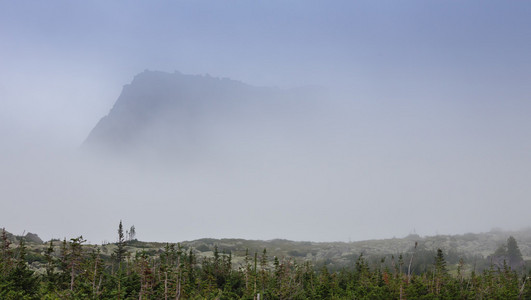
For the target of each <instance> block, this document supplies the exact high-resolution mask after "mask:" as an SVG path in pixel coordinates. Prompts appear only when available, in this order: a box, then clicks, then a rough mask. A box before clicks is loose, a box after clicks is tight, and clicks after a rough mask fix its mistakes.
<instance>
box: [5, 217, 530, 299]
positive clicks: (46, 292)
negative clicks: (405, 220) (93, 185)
mask: <svg viewBox="0 0 531 300" xmlns="http://www.w3.org/2000/svg"><path fill="white" fill-rule="evenodd" d="M135 235H136V232H135V229H134V227H131V229H130V230H127V231H126V232H125V233H124V230H123V227H122V223H121V222H120V224H119V228H118V238H117V241H116V242H115V243H108V244H104V245H89V244H86V241H85V240H84V239H83V237H81V236H80V237H76V238H71V239H69V240H67V239H63V240H62V241H60V240H51V241H48V242H42V241H41V240H40V238H38V236H37V235H35V234H28V235H26V237H17V236H14V235H11V234H9V233H8V232H6V231H5V230H3V232H2V239H1V242H2V244H1V253H0V299H205V298H206V299H358V298H359V299H455V298H459V299H475V298H478V299H483V298H495V299H518V298H522V299H523V298H525V299H528V298H531V284H530V283H529V282H528V278H529V275H530V273H528V272H527V268H526V267H527V266H526V263H528V262H529V258H530V256H531V255H530V254H531V253H530V251H531V247H530V246H531V238H530V237H531V235H530V231H529V230H523V231H517V232H503V231H497V230H493V231H491V232H489V233H482V234H465V235H455V236H435V237H424V238H422V237H420V236H418V235H410V236H408V237H406V238H402V239H398V238H394V239H388V240H374V241H363V242H353V243H341V242H336V243H314V242H293V241H287V240H271V241H257V240H256V241H254V240H243V239H201V240H195V241H187V242H182V243H178V244H169V243H149V242H141V241H138V240H137V239H136V236H135Z"/></svg>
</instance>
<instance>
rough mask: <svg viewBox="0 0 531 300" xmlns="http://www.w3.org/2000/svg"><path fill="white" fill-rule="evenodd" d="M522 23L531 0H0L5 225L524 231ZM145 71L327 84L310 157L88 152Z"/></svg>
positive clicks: (528, 40) (53, 233) (33, 228)
mask: <svg viewBox="0 0 531 300" xmlns="http://www.w3.org/2000/svg"><path fill="white" fill-rule="evenodd" d="M529 16H531V3H529V2H526V1H312V0H309V1H308V0H306V1H149V2H147V1H53V0H52V1H7V0H0V37H1V38H0V136H1V137H2V138H1V142H0V155H1V157H0V163H1V166H2V167H1V168H0V199H1V204H2V207H3V208H2V212H3V213H2V217H1V218H0V226H3V227H6V229H7V230H8V231H12V232H14V233H16V234H21V233H22V232H24V231H26V232H27V231H30V232H36V233H38V234H39V235H40V236H42V237H43V238H45V239H47V238H51V237H59V238H62V237H68V238H70V237H74V236H78V235H83V236H84V237H87V238H88V239H89V240H90V241H93V242H101V241H103V240H110V241H113V240H114V239H115V232H116V229H115V227H117V224H118V222H119V220H120V219H122V220H123V221H124V224H125V226H130V225H135V227H136V228H137V232H138V237H139V239H144V240H159V241H160V240H166V241H174V242H175V241H180V240H185V239H195V238H202V237H217V238H221V237H242V238H250V239H271V238H287V239H293V240H314V241H331V240H334V241H335V240H342V241H348V240H362V239H374V238H390V237H393V236H397V237H400V236H405V235H407V234H410V233H413V232H416V233H419V234H421V235H434V234H454V233H465V232H481V231H488V230H490V229H491V228H493V227H501V228H507V229H518V228H522V227H527V226H531V224H530V221H529V217H528V216H529V215H528V213H527V212H528V211H530V209H531V201H529V198H530V196H531V185H529V180H530V179H531V135H530V134H529V132H530V129H531V118H529V115H531V101H530V100H531V99H530V95H531V84H530V81H531V18H529ZM146 69H149V70H159V71H166V72H173V71H179V72H182V73H184V74H210V75H211V76H215V77H227V78H231V79H235V80H239V81H242V82H245V83H248V84H251V85H255V86H273V87H282V88H286V87H288V88H289V87H298V86H306V85H317V86H321V87H324V88H326V89H327V90H329V91H330V92H331V94H332V95H333V96H332V97H331V98H330V99H328V100H327V101H325V102H324V103H323V106H325V107H327V109H325V110H323V114H324V115H326V120H327V122H325V123H326V124H321V125H322V126H309V130H310V129H311V132H309V133H308V136H311V135H312V134H314V133H315V135H316V136H318V137H319V140H311V139H310V138H306V139H304V141H305V142H307V143H309V144H306V145H309V147H310V146H313V147H315V148H314V149H315V150H314V151H308V152H307V157H306V159H300V160H293V157H296V156H297V155H299V154H300V153H295V152H296V151H295V152H293V153H286V155H285V156H283V155H282V153H280V152H278V153H277V152H275V153H276V154H275V155H278V157H277V156H275V157H274V158H275V159H272V160H271V161H264V164H257V163H256V161H253V160H252V159H251V158H245V159H241V160H240V161H238V162H236V163H234V165H232V166H230V168H231V169H230V170H227V168H228V167H229V166H227V165H223V166H221V167H213V166H209V165H208V164H205V165H203V166H202V167H201V168H197V169H186V168H185V170H184V171H183V170H180V171H179V172H175V173H172V172H146V171H145V170H138V169H135V168H134V167H130V168H127V167H121V168H109V169H106V168H105V167H103V166H96V165H95V164H92V163H90V162H86V161H82V160H80V159H79V156H78V155H77V150H78V148H79V145H80V144H81V143H82V142H83V141H84V139H85V138H86V137H87V135H88V133H89V132H90V130H91V129H92V128H93V127H94V126H95V125H96V123H97V122H98V120H99V119H100V118H101V117H103V116H104V115H106V114H107V113H108V112H109V110H110V109H111V108H112V105H113V104H114V102H115V101H116V99H117V98H118V96H119V95H120V93H121V90H122V87H123V86H124V85H126V84H128V83H130V82H131V80H132V79H133V77H134V76H135V75H136V74H138V73H140V72H142V71H144V70H146ZM317 144H318V145H317ZM299 146H300V147H302V146H301V145H299ZM297 149H299V150H300V148H297ZM266 150H267V149H266ZM288 152H289V151H288ZM299 157H300V155H299ZM227 174H230V176H226V175H227ZM264 203H266V205H265V206H264ZM222 204H225V205H222ZM227 207H230V208H227Z"/></svg>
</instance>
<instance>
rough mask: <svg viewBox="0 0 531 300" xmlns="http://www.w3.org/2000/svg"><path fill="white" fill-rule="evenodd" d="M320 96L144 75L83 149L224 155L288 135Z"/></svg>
mask: <svg viewBox="0 0 531 300" xmlns="http://www.w3.org/2000/svg"><path fill="white" fill-rule="evenodd" d="M316 91H317V90H316V89H315V88H300V89H291V90H287V89H279V88H266V87H254V86H250V85H247V84H244V83H242V82H239V81H235V80H230V79H226V78H223V79H220V78H214V77H211V76H209V75H204V76H203V75H185V74H181V73H178V72H175V73H166V72H158V71H144V72H142V73H140V74H138V75H136V76H135V77H134V79H133V81H132V82H131V84H128V85H126V86H124V88H123V90H122V93H121V94H120V96H119V97H118V100H117V101H116V103H115V104H114V106H113V108H112V109H111V110H110V112H109V114H108V115H107V116H104V117H103V118H102V119H101V120H100V121H99V122H98V124H97V125H96V126H95V127H94V129H93V130H92V131H91V132H90V134H89V135H88V137H87V139H86V140H85V142H84V145H83V147H84V148H87V149H90V150H91V151H99V152H105V153H111V154H117V153H118V154H120V155H124V154H131V153H136V154H141V155H143V156H145V155H151V156H157V155H163V156H165V155H166V156H167V155H173V156H174V155H176V154H179V155H185V156H186V155H189V154H190V153H194V152H201V151H203V150H204V149H212V148H221V149H225V150H226V149H227V147H229V148H230V147H232V146H230V145H231V144H232V145H233V146H234V145H237V144H248V142H249V141H252V140H255V141H256V140H257V139H258V140H259V139H260V138H261V137H263V135H264V134H265V135H269V136H271V135H274V134H275V133H276V132H278V131H281V132H284V133H286V132H289V131H290V129H289V128H290V127H291V128H293V127H294V126H293V125H294V124H296V123H297V121H294V120H293V119H292V118H293V117H294V116H297V115H299V116H300V115H303V114H304V110H305V109H307V108H308V107H309V106H311V105H312V104H310V103H314V101H313V102H312V99H316V95H317V94H318V93H316ZM272 132H275V133H272ZM242 141H243V142H242ZM251 143H252V142H251ZM235 147H236V146H235Z"/></svg>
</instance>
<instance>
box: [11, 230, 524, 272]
mask: <svg viewBox="0 0 531 300" xmlns="http://www.w3.org/2000/svg"><path fill="white" fill-rule="evenodd" d="M8 235H9V234H8ZM28 235H32V236H33V234H28ZM509 236H513V237H514V238H515V239H516V241H517V242H518V247H519V248H520V251H521V253H522V256H523V258H524V260H526V261H531V229H524V230H519V231H503V230H492V231H490V232H485V233H467V234H463V235H438V236H427V237H420V236H418V235H409V236H407V237H405V238H392V239H382V240H367V241H356V242H309V241H306V242H305V241H289V240H282V239H275V240H269V241H262V240H245V239H199V240H193V241H182V242H180V243H179V244H180V245H181V246H182V247H183V249H187V250H190V249H192V250H193V251H194V252H195V253H196V254H197V255H198V257H211V256H212V255H213V251H214V248H215V247H217V248H218V249H219V251H220V252H223V253H231V254H232V256H233V262H234V263H236V264H241V263H242V262H243V259H244V257H245V254H246V252H247V251H248V252H249V253H250V254H254V253H255V252H256V253H262V251H263V250H264V249H266V250H267V252H268V255H269V256H270V257H279V258H291V259H294V260H297V261H301V262H302V261H309V262H311V263H312V264H314V265H317V266H318V265H327V266H329V267H330V268H333V269H339V268H342V267H349V266H350V267H351V266H353V264H354V262H355V261H356V259H357V258H358V257H359V256H360V255H361V254H363V256H365V257H368V258H372V259H374V260H375V261H376V260H379V259H380V258H384V257H390V256H394V257H398V256H399V255H400V254H403V255H404V256H406V257H409V255H411V254H412V253H416V255H417V256H419V255H425V256H427V257H424V258H422V259H427V260H431V259H432V258H433V256H434V254H435V252H436V250H437V249H439V248H440V249H442V250H443V251H444V253H446V255H447V257H448V260H449V262H450V263H453V264H457V262H458V261H459V260H460V259H463V260H464V261H465V263H466V264H468V265H471V264H474V263H475V264H476V265H477V266H478V267H480V268H481V267H486V266H488V264H489V261H488V257H489V256H490V255H492V254H493V253H494V252H495V251H496V250H497V249H498V248H499V247H500V246H501V245H504V244H505V243H506V242H507V238H508V237H509ZM9 237H10V239H11V240H12V242H13V244H12V245H13V246H15V245H16V244H17V241H19V240H20V237H16V236H13V235H9ZM37 238H38V237H37ZM35 241H36V239H31V240H30V239H27V244H28V246H29V249H30V253H31V255H30V257H31V258H32V259H31V260H32V261H31V266H32V267H33V268H35V269H39V268H41V263H43V258H42V254H43V253H44V251H45V249H46V248H47V247H48V246H49V241H48V242H44V243H38V242H35ZM37 241H38V240H37ZM415 243H418V246H417V248H416V249H414V247H415ZM60 244H61V241H59V240H56V241H55V242H54V246H55V248H56V253H58V252H59V247H60ZM166 245H167V243H164V242H143V241H138V240H132V241H130V242H127V243H126V249H127V251H128V252H129V254H130V255H133V256H134V255H135V253H141V252H146V253H148V254H149V255H150V256H154V257H157V256H158V255H160V253H162V252H163V251H164V248H165V247H166ZM86 247H87V248H88V249H100V251H101V253H102V255H103V256H104V257H107V258H108V259H109V258H110V255H111V253H113V251H114V249H115V247H116V245H115V244H114V243H111V244H105V245H86ZM418 259H420V257H419V258H418Z"/></svg>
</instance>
